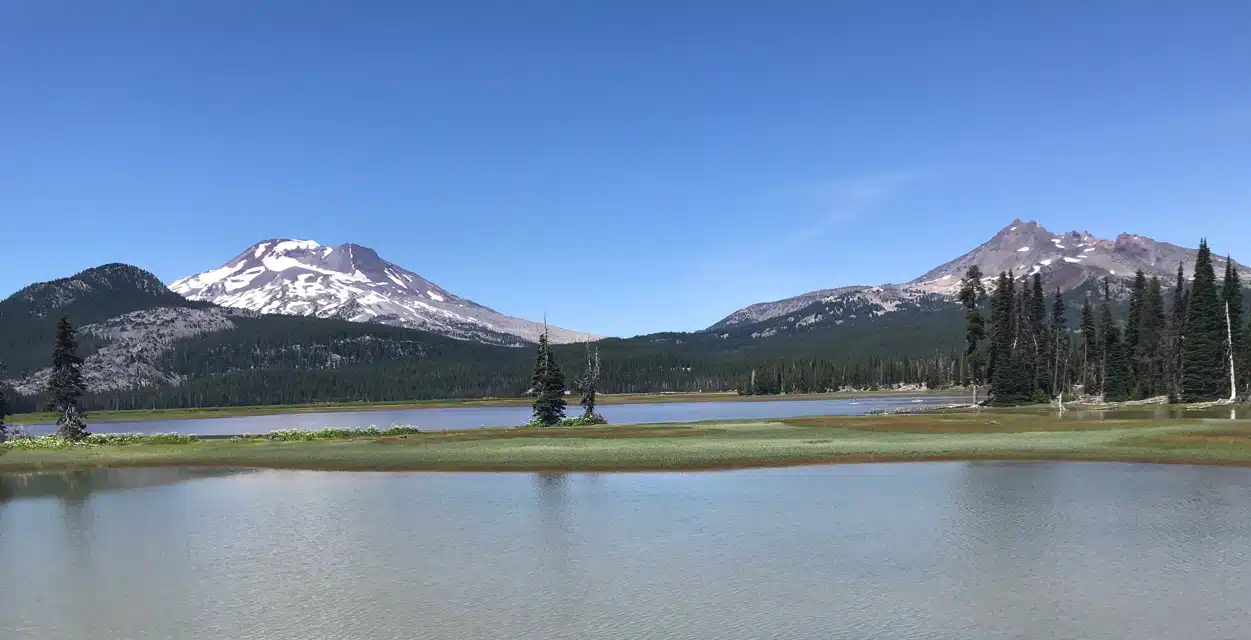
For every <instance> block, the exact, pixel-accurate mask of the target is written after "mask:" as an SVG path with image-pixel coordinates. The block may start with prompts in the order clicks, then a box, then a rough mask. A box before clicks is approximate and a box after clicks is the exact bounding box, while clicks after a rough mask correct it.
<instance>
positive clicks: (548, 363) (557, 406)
mask: <svg viewBox="0 0 1251 640" xmlns="http://www.w3.org/2000/svg"><path fill="white" fill-rule="evenodd" d="M531 388H532V389H533V391H534V405H533V408H534V420H535V421H536V422H538V423H539V424H541V425H543V426H551V425H554V424H556V423H558V422H560V421H561V420H562V419H564V417H565V374H564V373H562V372H561V370H560V365H558V364H556V358H555V356H553V354H552V349H551V346H550V345H549V343H548V337H547V327H546V326H545V327H544V328H543V334H542V335H540V336H539V345H538V353H537V354H536V357H535V361H534V375H533V376H532V377H531Z"/></svg>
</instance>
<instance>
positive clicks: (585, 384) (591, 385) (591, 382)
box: [578, 345, 599, 418]
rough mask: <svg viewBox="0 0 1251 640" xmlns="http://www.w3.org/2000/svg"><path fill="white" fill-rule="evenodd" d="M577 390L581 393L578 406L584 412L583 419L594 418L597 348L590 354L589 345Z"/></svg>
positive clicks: (596, 388)
mask: <svg viewBox="0 0 1251 640" xmlns="http://www.w3.org/2000/svg"><path fill="white" fill-rule="evenodd" d="M578 390H579V391H580V392H581V393H582V400H581V401H579V402H578V404H580V405H582V409H583V410H584V413H583V417H585V418H593V417H595V396H596V394H597V393H598V391H599V347H596V348H595V352H594V353H592V352H591V347H590V345H587V348H586V371H585V372H584V373H583V374H582V377H581V378H579V380H578Z"/></svg>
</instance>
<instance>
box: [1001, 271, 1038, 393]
mask: <svg viewBox="0 0 1251 640" xmlns="http://www.w3.org/2000/svg"><path fill="white" fill-rule="evenodd" d="M1027 290H1028V288H1027V287H1025V286H1024V285H1023V286H1022V290H1021V293H1022V294H1025V295H1026V297H1025V298H1023V297H1022V296H1021V295H1018V294H1017V291H1016V279H1015V278H1014V277H1013V276H1012V272H1011V271H1009V272H1006V273H1000V274H999V283H998V286H997V287H996V289H995V295H994V297H993V303H992V308H991V347H992V350H993V353H992V357H993V366H994V370H993V372H992V373H991V383H990V388H991V394H992V398H991V400H992V403H993V404H997V405H1017V404H1025V403H1028V402H1030V401H1032V400H1033V395H1034V390H1033V384H1032V381H1033V369H1032V363H1027V362H1026V361H1027V360H1028V358H1024V357H1022V356H1023V355H1024V354H1025V353H1027V352H1028V348H1027V347H1026V345H1025V342H1024V340H1023V331H1024V326H1023V323H1024V322H1027V320H1025V319H1024V318H1023V316H1024V315H1025V308H1026V304H1027V297H1028V293H1027Z"/></svg>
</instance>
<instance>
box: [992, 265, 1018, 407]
mask: <svg viewBox="0 0 1251 640" xmlns="http://www.w3.org/2000/svg"><path fill="white" fill-rule="evenodd" d="M1015 301H1016V289H1015V287H1014V282H1013V278H1012V276H1011V274H1009V273H1008V272H1006V271H1001V272H1000V273H999V278H998V279H997V280H996V281H995V292H994V293H993V294H992V295H991V298H990V354H989V358H988V360H989V362H988V364H987V367H986V376H987V378H988V379H989V380H990V381H991V384H992V385H993V384H994V381H995V373H996V370H997V369H998V368H999V365H1000V364H1001V363H1003V362H1004V361H1006V360H1007V359H1008V358H1009V357H1010V356H1011V354H1012V324H1013V323H1012V307H1013V304H1014V303H1015Z"/></svg>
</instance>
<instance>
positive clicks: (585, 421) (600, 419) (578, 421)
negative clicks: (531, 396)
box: [519, 413, 608, 429]
mask: <svg viewBox="0 0 1251 640" xmlns="http://www.w3.org/2000/svg"><path fill="white" fill-rule="evenodd" d="M596 424H608V420H605V419H604V416H601V415H600V414H598V413H593V414H591V415H589V416H588V415H585V414H583V415H580V416H577V417H576V418H565V419H564V420H561V421H560V422H557V423H556V424H553V425H546V424H543V423H542V422H541V421H539V420H537V419H534V420H531V421H529V422H527V423H525V424H523V425H521V427H519V428H521V429H534V428H542V427H548V426H552V427H589V426H591V425H596Z"/></svg>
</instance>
